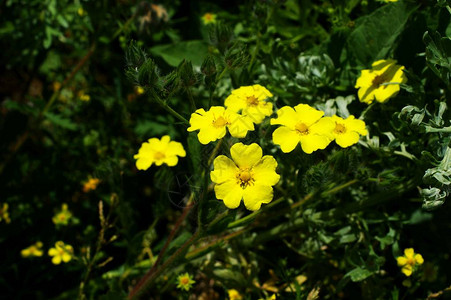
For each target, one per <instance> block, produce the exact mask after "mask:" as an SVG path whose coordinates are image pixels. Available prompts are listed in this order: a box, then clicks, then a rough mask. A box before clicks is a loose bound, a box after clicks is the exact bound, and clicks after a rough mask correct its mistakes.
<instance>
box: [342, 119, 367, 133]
mask: <svg viewBox="0 0 451 300" xmlns="http://www.w3.org/2000/svg"><path fill="white" fill-rule="evenodd" d="M344 122H345V125H346V128H347V129H349V130H352V131H355V132H357V133H358V134H360V135H367V134H368V131H367V130H366V124H365V122H364V121H362V120H359V119H356V118H355V117H354V116H349V117H348V118H347V119H346V120H344Z"/></svg>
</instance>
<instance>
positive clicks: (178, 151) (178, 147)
mask: <svg viewBox="0 0 451 300" xmlns="http://www.w3.org/2000/svg"><path fill="white" fill-rule="evenodd" d="M166 154H167V155H168V156H171V155H178V156H180V157H185V156H186V151H185V149H184V148H183V145H182V144H181V143H179V142H175V141H171V142H170V143H169V144H168V148H167V150H166Z"/></svg>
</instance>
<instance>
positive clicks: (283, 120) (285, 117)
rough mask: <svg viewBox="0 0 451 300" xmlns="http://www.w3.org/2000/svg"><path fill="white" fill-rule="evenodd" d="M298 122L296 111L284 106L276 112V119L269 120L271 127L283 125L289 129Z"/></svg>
mask: <svg viewBox="0 0 451 300" xmlns="http://www.w3.org/2000/svg"><path fill="white" fill-rule="evenodd" d="M298 122H299V116H298V114H297V113H296V111H295V110H294V109H293V108H292V107H289V106H284V107H282V108H280V109H279V110H278V111H277V118H273V119H271V121H270V123H271V125H284V126H287V127H288V128H290V129H294V126H296V124H297V123H298Z"/></svg>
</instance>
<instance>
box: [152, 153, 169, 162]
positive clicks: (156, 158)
mask: <svg viewBox="0 0 451 300" xmlns="http://www.w3.org/2000/svg"><path fill="white" fill-rule="evenodd" d="M153 157H154V158H155V160H162V159H164V158H165V157H166V155H164V153H162V152H159V151H158V152H155V154H154V155H153Z"/></svg>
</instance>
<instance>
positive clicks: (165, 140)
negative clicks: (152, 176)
mask: <svg viewBox="0 0 451 300" xmlns="http://www.w3.org/2000/svg"><path fill="white" fill-rule="evenodd" d="M177 156H180V157H185V156H186V152H185V149H184V148H183V145H182V144H181V143H179V142H175V141H171V138H170V137H169V135H165V136H163V137H162V138H161V140H159V139H157V138H151V139H149V140H148V141H147V142H144V143H143V144H142V145H141V148H139V151H138V154H136V155H135V156H134V158H135V159H136V160H137V161H136V167H137V168H138V170H147V169H148V168H150V166H151V165H152V164H155V165H157V166H161V165H162V164H167V165H168V166H170V167H173V166H175V165H176V164H177V163H178V161H179V160H178V157H177Z"/></svg>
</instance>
